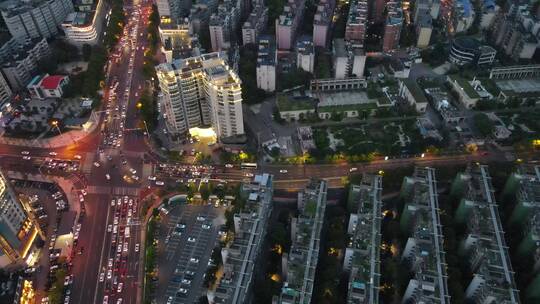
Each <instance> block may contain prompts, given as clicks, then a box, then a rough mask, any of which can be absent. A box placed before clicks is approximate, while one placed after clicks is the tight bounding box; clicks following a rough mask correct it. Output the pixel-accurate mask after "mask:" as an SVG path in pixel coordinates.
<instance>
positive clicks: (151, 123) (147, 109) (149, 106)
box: [137, 90, 158, 132]
mask: <svg viewBox="0 0 540 304" xmlns="http://www.w3.org/2000/svg"><path fill="white" fill-rule="evenodd" d="M138 102H139V103H140V104H137V107H138V108H139V110H140V112H141V116H142V119H143V120H144V121H145V122H146V126H147V128H148V131H149V132H152V131H153V130H154V129H155V128H156V125H157V114H158V111H157V103H156V99H155V98H154V96H153V95H152V94H151V93H150V91H149V90H144V91H143V92H142V94H141V98H140V99H139V101H138ZM139 105H140V106H139Z"/></svg>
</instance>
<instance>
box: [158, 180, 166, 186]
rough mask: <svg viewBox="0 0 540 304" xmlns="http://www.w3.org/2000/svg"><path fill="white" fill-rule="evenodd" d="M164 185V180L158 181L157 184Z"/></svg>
mask: <svg viewBox="0 0 540 304" xmlns="http://www.w3.org/2000/svg"><path fill="white" fill-rule="evenodd" d="M163 185H165V183H164V182H162V181H156V186H163Z"/></svg>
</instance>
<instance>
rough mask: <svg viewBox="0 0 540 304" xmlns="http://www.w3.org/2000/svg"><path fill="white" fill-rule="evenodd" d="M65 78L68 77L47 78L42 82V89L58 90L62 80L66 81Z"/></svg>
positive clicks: (54, 76)
mask: <svg viewBox="0 0 540 304" xmlns="http://www.w3.org/2000/svg"><path fill="white" fill-rule="evenodd" d="M64 77H66V76H62V75H52V76H47V77H45V78H43V80H42V81H41V87H42V88H44V89H46V90H54V89H56V88H58V86H59V85H60V82H61V81H62V79H64Z"/></svg>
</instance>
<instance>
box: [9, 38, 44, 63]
mask: <svg viewBox="0 0 540 304" xmlns="http://www.w3.org/2000/svg"><path fill="white" fill-rule="evenodd" d="M42 41H44V43H46V40H45V38H34V39H26V40H24V41H16V43H15V44H10V50H9V54H7V55H8V57H7V58H3V59H4V60H3V62H1V61H2V59H0V63H2V64H6V63H8V62H15V61H19V60H23V59H25V58H26V57H27V56H28V54H29V53H30V51H32V50H33V49H34V48H35V47H36V45H37V44H38V43H41V42H42ZM11 46H13V47H11Z"/></svg>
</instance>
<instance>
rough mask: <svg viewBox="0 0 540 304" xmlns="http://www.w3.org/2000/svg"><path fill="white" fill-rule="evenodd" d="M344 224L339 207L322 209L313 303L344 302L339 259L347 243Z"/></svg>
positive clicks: (343, 212) (344, 285)
mask: <svg viewBox="0 0 540 304" xmlns="http://www.w3.org/2000/svg"><path fill="white" fill-rule="evenodd" d="M341 203H344V201H343V202H341ZM347 221H348V216H347V212H346V210H345V208H344V207H343V206H342V204H339V205H337V206H328V207H326V212H325V222H324V229H323V232H322V234H323V235H322V236H321V239H322V240H323V241H322V242H321V245H322V249H321V251H320V253H319V262H318V264H317V270H316V273H315V282H314V288H313V302H314V303H345V302H346V295H347V282H348V277H347V275H346V274H345V273H343V272H342V262H341V256H342V253H343V252H344V251H345V245H346V241H347V239H346V236H347V228H346V226H347V224H346V223H347Z"/></svg>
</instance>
